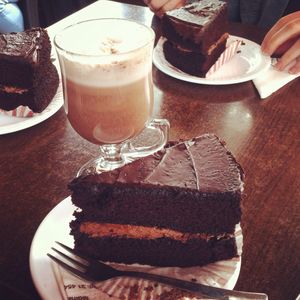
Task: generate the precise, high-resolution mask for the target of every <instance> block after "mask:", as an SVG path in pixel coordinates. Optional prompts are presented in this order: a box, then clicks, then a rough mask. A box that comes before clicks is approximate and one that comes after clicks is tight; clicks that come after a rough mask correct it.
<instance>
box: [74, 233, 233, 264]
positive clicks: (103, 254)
mask: <svg viewBox="0 0 300 300" xmlns="http://www.w3.org/2000/svg"><path fill="white" fill-rule="evenodd" d="M72 234H73V235H74V240H75V248H76V249H77V250H78V251H81V252H82V253H85V254H87V255H89V256H91V257H94V258H95V259H99V260H102V261H111V262H119V263H128V264H132V263H139V264H145V265H152V266H163V267H164V266H166V267H167V266H177V267H189V266H201V265H205V264H208V263H211V262H215V261H218V260H223V259H229V258H232V257H234V256H236V255H237V248H236V243H235V238H233V237H231V238H221V239H217V238H215V239H210V240H208V241H206V240H203V239H190V240H188V241H187V242H180V241H178V240H174V239H170V238H159V239H152V240H149V239H134V238H117V237H104V238H91V237H90V236H89V235H87V234H84V233H81V232H80V231H78V230H73V232H72Z"/></svg>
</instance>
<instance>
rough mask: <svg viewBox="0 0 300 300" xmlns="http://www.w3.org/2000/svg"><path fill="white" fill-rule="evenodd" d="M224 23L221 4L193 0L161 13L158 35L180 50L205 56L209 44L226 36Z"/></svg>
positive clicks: (213, 0)
mask: <svg viewBox="0 0 300 300" xmlns="http://www.w3.org/2000/svg"><path fill="white" fill-rule="evenodd" d="M228 24H229V23H228V14H227V3H226V2H225V1H222V0H196V1H195V0H194V1H188V3H187V4H186V5H185V6H183V7H180V8H177V9H173V10H171V11H168V12H166V13H165V14H164V16H163V18H162V33H163V35H164V36H165V37H166V38H167V39H168V40H169V41H170V42H172V43H175V44H177V45H179V46H180V47H182V48H186V49H189V50H193V51H194V52H197V53H202V54H207V53H209V52H211V51H212V49H211V46H212V45H214V44H216V43H217V41H219V40H220V39H221V38H222V37H224V36H225V37H227V36H228ZM223 39H224V38H223Z"/></svg>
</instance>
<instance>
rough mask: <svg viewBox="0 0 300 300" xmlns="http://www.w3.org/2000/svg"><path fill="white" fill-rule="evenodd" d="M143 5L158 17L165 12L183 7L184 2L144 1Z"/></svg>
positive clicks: (167, 0)
mask: <svg viewBox="0 0 300 300" xmlns="http://www.w3.org/2000/svg"><path fill="white" fill-rule="evenodd" d="M144 2H145V4H147V5H148V6H149V8H150V9H151V10H152V11H153V12H154V13H155V14H156V15H157V16H159V17H161V16H162V15H163V14H164V13H165V12H166V11H168V10H172V9H175V8H179V7H181V6H183V5H184V4H185V2H186V0H144Z"/></svg>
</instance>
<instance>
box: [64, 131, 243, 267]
mask: <svg viewBox="0 0 300 300" xmlns="http://www.w3.org/2000/svg"><path fill="white" fill-rule="evenodd" d="M69 187H70V189H71V190H72V201H73V203H74V205H75V206H77V207H79V208H80V210H78V211H76V212H75V213H74V216H75V220H73V221H72V222H71V224H70V226H71V234H72V235H73V236H74V240H75V248H76V249H78V250H80V251H81V252H84V253H86V254H88V255H91V256H92V257H95V258H97V259H100V260H103V261H113V262H122V263H140V264H148V265H154V266H196V265H204V264H208V263H210V262H214V261H218V260H222V259H228V258H232V257H234V256H236V255H237V249H236V241H235V237H234V230H235V225H236V224H237V223H239V222H240V218H241V207H240V201H241V194H242V189H243V172H242V169H241V167H240V165H239V164H238V163H237V162H236V160H235V159H234V157H233V156H232V155H231V154H230V152H229V151H228V150H227V149H226V148H225V147H224V145H223V143H222V142H221V141H220V140H219V139H218V138H217V137H216V136H215V135H209V134H207V135H203V136H200V137H197V138H195V139H192V140H189V141H186V142H179V143H175V144H172V145H171V144H170V145H168V146H166V147H165V149H164V150H162V151H160V152H158V153H155V154H153V155H150V156H148V157H145V158H142V159H139V160H136V161H134V162H132V163H130V164H128V165H125V166H124V167H122V168H119V169H116V170H113V171H111V172H104V173H102V174H99V175H87V176H82V177H78V178H76V179H74V180H73V181H72V182H71V183H70V185H69Z"/></svg>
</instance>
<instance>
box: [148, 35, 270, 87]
mask: <svg viewBox="0 0 300 300" xmlns="http://www.w3.org/2000/svg"><path fill="white" fill-rule="evenodd" d="M237 39H238V40H242V42H243V43H242V45H241V46H240V52H239V53H236V54H235V55H234V56H233V57H232V58H231V59H230V61H228V62H227V63H226V64H224V65H223V66H222V67H221V68H220V69H218V70H217V71H216V72H215V73H214V74H212V75H211V76H210V77H209V78H203V77H197V76H193V75H189V74H187V73H184V72H183V71H181V70H179V69H177V68H176V67H174V66H173V65H171V64H170V63H169V62H168V61H167V60H166V59H165V56H164V53H163V47H162V46H163V43H164V41H165V38H160V39H159V41H158V43H157V45H156V47H155V49H154V53H153V62H154V65H155V66H156V67H157V68H158V69H159V70H160V71H162V72H163V73H165V74H167V75H169V76H171V77H174V78H177V79H180V80H184V81H187V82H192V83H198V84H210V85H223V84H235V83H240V82H245V81H248V80H252V79H253V78H255V77H257V76H258V75H259V74H260V73H261V72H263V71H265V70H266V69H267V68H269V66H270V64H271V59H270V57H267V56H264V55H262V53H261V50H260V46H259V45H258V44H256V43H254V42H252V41H250V40H247V39H245V38H240V37H237V36H230V37H229V38H228V41H227V43H230V42H232V41H234V40H237Z"/></svg>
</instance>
